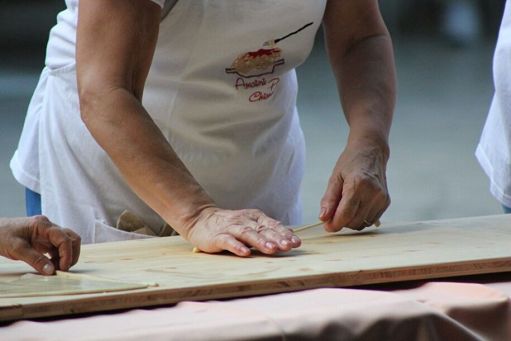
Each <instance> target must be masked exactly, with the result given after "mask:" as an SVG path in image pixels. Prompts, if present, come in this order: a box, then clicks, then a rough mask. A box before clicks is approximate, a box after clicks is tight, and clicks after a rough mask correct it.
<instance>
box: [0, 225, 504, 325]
mask: <svg viewBox="0 0 511 341" xmlns="http://www.w3.org/2000/svg"><path fill="white" fill-rule="evenodd" d="M191 250H192V246H191V245H190V244H188V243H186V242H184V241H182V239H181V238H180V237H167V238H157V239H145V240H136V241H126V242H117V243H106V244H95V245H86V246H84V247H83V250H82V255H81V257H80V261H79V263H78V264H77V265H76V266H75V267H74V268H73V269H72V271H73V273H74V274H78V275H80V274H82V275H87V276H93V277H94V278H105V279H111V280H115V281H120V282H124V283H157V284H158V286H157V287H147V288H144V289H135V290H126V291H121V292H111V293H95V294H74V295H60V296H41V297H16V298H1V299H0V319H1V320H16V319H23V318H32V317H46V316H56V315H69V314H76V313H85V312H99V311H107V310H113V309H121V308H132V307H143V306H154V305H162V304H172V303H176V302H180V301H183V300H206V299H217V298H230V297H240V296H249V295H258V294H268V293H278V292H288V291H294V290H301V289H307V288H317V287H341V286H344V287H345V286H353V285H361V284H372V283H384V282H395V281H404V280H413V279H431V278H439V277H449V276H459V275H471V274H483V273H492V272H506V271H511V215H499V216H487V217H477V218H463V219H455V220H440V221H429V222H414V223H400V224H392V225H389V224H383V226H381V227H380V228H378V229H375V228H372V229H370V230H368V231H366V232H361V233H358V232H342V233H339V234H334V235H326V234H325V233H324V232H323V231H322V229H321V228H318V229H315V230H314V231H307V232H306V233H304V236H303V245H302V247H301V248H299V249H297V250H295V251H293V252H290V253H288V254H282V255H280V256H276V257H270V256H264V255H261V254H256V255H254V256H252V257H250V258H245V259H243V258H238V257H234V256H231V255H228V254H221V255H208V254H204V253H192V251H191ZM27 272H31V270H30V268H29V267H28V266H27V265H25V264H23V263H21V262H13V261H9V260H6V259H0V282H9V281H13V280H16V279H19V278H20V276H22V275H23V274H25V273H27Z"/></svg>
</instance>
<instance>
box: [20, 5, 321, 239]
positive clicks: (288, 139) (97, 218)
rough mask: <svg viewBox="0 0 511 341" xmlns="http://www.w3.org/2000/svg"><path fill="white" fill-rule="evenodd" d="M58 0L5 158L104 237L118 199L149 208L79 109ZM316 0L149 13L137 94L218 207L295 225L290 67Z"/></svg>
mask: <svg viewBox="0 0 511 341" xmlns="http://www.w3.org/2000/svg"><path fill="white" fill-rule="evenodd" d="M66 3H67V6H68V8H67V10H65V11H64V12H62V13H60V14H59V15H58V23H57V26H56V27H54V28H53V29H52V31H51V34H50V40H49V43H48V51H47V58H46V66H47V67H46V69H45V70H44V71H43V73H42V75H41V80H40V82H39V85H38V88H37V89H36V91H35V93H34V96H33V99H32V102H31V104H30V107H29V110H28V114H27V118H26V122H25V126H24V130H23V133H22V137H21V140H20V144H19V147H18V150H17V152H16V154H15V155H14V157H13V159H12V161H11V168H12V170H13V174H14V175H15V177H16V178H17V179H18V181H19V182H20V183H22V184H23V185H25V186H27V187H29V188H31V189H33V190H35V191H37V192H39V193H41V195H42V208H43V214H46V215H48V217H49V218H50V219H52V220H54V221H55V222H56V223H58V224H60V225H62V226H69V227H72V228H75V229H76V230H77V231H79V233H80V235H81V237H82V240H83V241H84V242H85V243H90V242H100V241H106V240H112V239H115V238H114V237H112V234H114V233H117V231H114V230H111V231H110V230H109V231H107V232H108V233H105V229H108V225H114V224H115V221H116V219H117V217H118V216H119V215H120V213H121V212H122V211H124V210H125V209H128V210H129V211H131V212H133V213H135V214H137V215H138V216H140V217H141V218H142V219H143V220H144V221H145V222H147V223H148V224H149V225H150V226H151V227H153V226H156V225H158V224H160V223H161V218H160V217H159V216H158V215H157V214H156V213H155V212H154V211H153V210H152V209H151V208H150V207H148V206H147V205H146V204H145V203H144V202H142V201H141V200H140V199H139V198H138V197H137V196H136V195H135V194H134V193H133V191H132V190H131V189H130V188H129V186H128V185H127V184H126V183H125V182H124V180H123V179H122V176H121V175H120V174H119V172H118V170H117V168H116V167H115V165H114V164H113V163H112V162H111V160H110V158H109V157H108V156H107V155H106V153H105V152H104V151H103V150H102V149H101V148H100V147H99V146H98V145H97V143H96V141H95V140H94V139H93V138H92V136H91V135H90V133H89V131H88V130H87V128H86V127H85V125H84V124H83V122H82V121H81V119H80V115H79V100H78V95H77V90H76V70H75V56H74V48H75V35H76V21H77V4H78V1H67V2H66ZM159 4H160V5H161V4H162V1H160V2H159ZM325 6H326V0H322V1H309V0H282V1H278V2H275V1H273V0H238V1H228V0H218V1H208V0H195V1H184V0H180V1H178V2H177V3H176V5H175V6H174V7H173V9H172V11H171V12H170V14H169V15H167V16H166V17H165V19H164V20H163V21H162V22H161V23H160V33H159V38H158V43H157V46H156V50H155V54H154V58H153V63H152V65H151V68H150V71H149V75H148V78H147V81H146V87H145V90H144V99H143V104H144V107H145V108H146V109H147V111H148V112H149V114H150V115H151V118H152V119H153V120H154V122H155V123H156V125H157V126H158V127H159V128H160V130H161V132H162V134H163V135H164V136H165V137H166V138H167V139H168V141H169V142H170V144H171V145H172V147H173V149H174V150H175V151H176V153H177V154H178V156H179V157H180V158H181V160H182V161H183V162H184V163H185V165H186V166H187V168H188V169H189V170H190V172H191V173H192V174H193V176H194V177H195V179H197V181H198V182H199V183H200V184H201V185H202V186H203V187H204V188H205V190H206V191H207V192H208V193H209V195H210V196H211V197H212V198H213V199H214V200H215V202H216V203H217V204H218V205H219V206H220V207H223V208H230V209H239V208H259V209H262V210H263V211H264V212H265V213H266V214H268V215H269V216H272V217H274V218H276V219H279V220H281V221H282V222H283V223H285V224H298V223H300V219H301V205H300V200H299V188H300V182H301V179H302V175H303V167H304V152H305V147H304V138H303V133H302V131H301V128H300V125H299V119H298V115H297V111H296V96H297V92H298V86H297V80H296V74H295V71H294V69H295V67H296V66H298V65H300V64H301V63H302V62H303V61H304V60H305V59H306V57H307V56H308V54H309V53H310V51H311V49H312V46H313V42H314V36H315V34H316V31H317V29H318V27H319V25H320V23H321V20H322V17H323V13H324V9H325ZM300 28H303V29H302V30H300V31H299V32H298V33H296V34H293V35H291V36H289V37H287V38H285V39H283V40H280V41H278V42H277V43H276V44H271V42H272V41H275V40H276V39H277V38H281V37H285V36H287V35H288V34H289V33H292V32H295V31H297V30H298V29H300ZM267 42H270V43H269V44H268V43H267ZM105 235H108V238H104V237H100V236H105ZM117 237H118V239H129V238H131V236H129V235H118V236H117Z"/></svg>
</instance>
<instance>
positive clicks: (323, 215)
mask: <svg viewBox="0 0 511 341" xmlns="http://www.w3.org/2000/svg"><path fill="white" fill-rule="evenodd" d="M325 215H326V208H325V207H321V211H320V212H319V218H324V217H325Z"/></svg>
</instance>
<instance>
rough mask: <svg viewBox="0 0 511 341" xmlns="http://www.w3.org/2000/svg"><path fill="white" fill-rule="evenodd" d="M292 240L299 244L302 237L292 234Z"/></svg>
mask: <svg viewBox="0 0 511 341" xmlns="http://www.w3.org/2000/svg"><path fill="white" fill-rule="evenodd" d="M291 241H292V242H293V243H294V244H297V243H299V242H300V238H298V237H297V236H292V237H291Z"/></svg>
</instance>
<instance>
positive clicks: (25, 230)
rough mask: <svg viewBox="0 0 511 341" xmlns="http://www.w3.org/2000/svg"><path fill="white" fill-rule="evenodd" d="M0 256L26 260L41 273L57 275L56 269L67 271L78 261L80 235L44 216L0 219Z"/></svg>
mask: <svg viewBox="0 0 511 341" xmlns="http://www.w3.org/2000/svg"><path fill="white" fill-rule="evenodd" d="M45 253H47V254H50V255H51V256H52V257H51V259H49V258H48V257H46V256H45V255H44V254H45ZM0 256H3V257H6V258H9V259H12V260H20V261H23V262H25V263H27V264H29V265H30V266H32V267H33V268H34V269H35V270H37V271H38V272H39V273H40V274H41V275H54V274H55V270H60V271H68V270H69V268H71V267H72V266H73V265H75V264H76V262H77V261H78V257H79V256H80V236H78V234H76V233H75V232H74V231H72V230H70V229H67V228H61V227H60V226H57V225H55V224H53V223H52V222H51V221H49V220H48V218H46V217H44V216H34V217H28V218H25V217H24V218H0Z"/></svg>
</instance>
